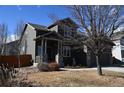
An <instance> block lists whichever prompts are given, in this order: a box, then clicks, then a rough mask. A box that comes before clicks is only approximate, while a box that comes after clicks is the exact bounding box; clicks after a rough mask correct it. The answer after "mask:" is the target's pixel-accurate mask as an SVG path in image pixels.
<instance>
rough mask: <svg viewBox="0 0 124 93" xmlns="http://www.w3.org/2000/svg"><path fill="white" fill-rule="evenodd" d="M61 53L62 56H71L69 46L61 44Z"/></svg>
mask: <svg viewBox="0 0 124 93" xmlns="http://www.w3.org/2000/svg"><path fill="white" fill-rule="evenodd" d="M62 54H63V56H64V57H70V56H71V48H70V47H69V46H63V51H62Z"/></svg>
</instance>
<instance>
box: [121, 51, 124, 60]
mask: <svg viewBox="0 0 124 93" xmlns="http://www.w3.org/2000/svg"><path fill="white" fill-rule="evenodd" d="M121 56H122V58H124V50H121Z"/></svg>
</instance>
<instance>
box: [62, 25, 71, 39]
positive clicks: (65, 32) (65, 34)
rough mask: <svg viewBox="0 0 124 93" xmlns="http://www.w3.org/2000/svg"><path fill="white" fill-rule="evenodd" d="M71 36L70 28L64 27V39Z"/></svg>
mask: <svg viewBox="0 0 124 93" xmlns="http://www.w3.org/2000/svg"><path fill="white" fill-rule="evenodd" d="M71 35H72V29H71V27H68V26H64V37H70V36H71Z"/></svg>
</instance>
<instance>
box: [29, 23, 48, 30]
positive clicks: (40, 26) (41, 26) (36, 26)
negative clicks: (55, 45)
mask: <svg viewBox="0 0 124 93" xmlns="http://www.w3.org/2000/svg"><path fill="white" fill-rule="evenodd" d="M28 24H29V25H31V26H32V27H33V28H35V29H36V30H47V27H46V26H43V25H39V24H34V23H28Z"/></svg>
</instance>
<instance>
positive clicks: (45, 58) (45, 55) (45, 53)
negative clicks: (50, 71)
mask: <svg viewBox="0 0 124 93" xmlns="http://www.w3.org/2000/svg"><path fill="white" fill-rule="evenodd" d="M44 61H45V62H47V61H48V60H47V40H46V39H45V51H44Z"/></svg>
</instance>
